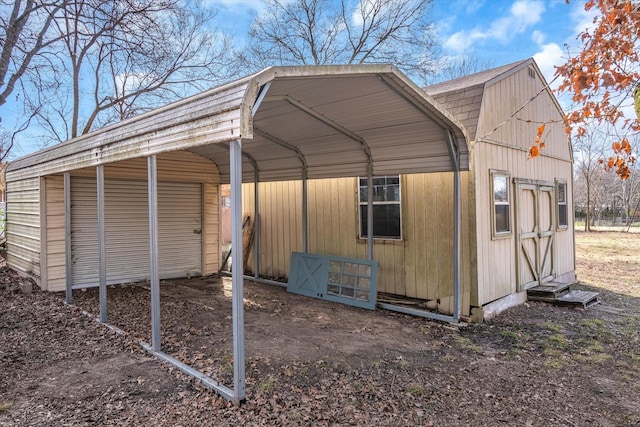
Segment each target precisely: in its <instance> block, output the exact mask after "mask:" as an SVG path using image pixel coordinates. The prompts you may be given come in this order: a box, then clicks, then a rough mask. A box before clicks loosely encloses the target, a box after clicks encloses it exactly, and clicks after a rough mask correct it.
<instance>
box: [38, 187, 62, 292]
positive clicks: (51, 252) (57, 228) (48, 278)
mask: <svg viewBox="0 0 640 427" xmlns="http://www.w3.org/2000/svg"><path fill="white" fill-rule="evenodd" d="M44 183H45V197H44V201H45V209H44V212H45V216H44V218H45V220H44V226H45V230H46V231H45V233H44V235H45V239H44V242H43V245H42V250H43V251H44V253H45V254H46V257H45V259H46V262H45V263H44V267H45V268H46V272H45V274H43V275H42V288H43V289H48V290H51V291H59V290H64V289H65V283H66V281H65V244H64V237H65V236H64V179H63V176H62V175H52V176H48V177H45V178H44Z"/></svg>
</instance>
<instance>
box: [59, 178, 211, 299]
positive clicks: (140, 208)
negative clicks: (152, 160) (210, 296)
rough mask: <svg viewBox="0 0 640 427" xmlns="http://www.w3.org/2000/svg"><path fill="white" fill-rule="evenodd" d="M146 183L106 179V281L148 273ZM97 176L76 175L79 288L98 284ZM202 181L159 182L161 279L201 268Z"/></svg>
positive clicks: (74, 242)
mask: <svg viewBox="0 0 640 427" xmlns="http://www.w3.org/2000/svg"><path fill="white" fill-rule="evenodd" d="M148 218H149V208H148V195H147V182H146V181H135V180H118V179H106V180H105V235H106V236H105V237H106V261H107V284H118V283H126V282H134V281H138V280H145V279H147V278H148V277H149V268H150V266H149V219H148ZM97 226H98V215H97V201H96V179H95V178H85V177H71V253H72V283H73V286H74V287H90V286H97V284H98V241H97V236H98V234H97ZM201 233H202V186H201V185H200V184H197V183H170V182H159V183H158V252H159V254H158V256H159V274H160V278H161V279H168V278H173V277H186V276H196V275H199V274H201V270H202V258H201V256H202V239H201Z"/></svg>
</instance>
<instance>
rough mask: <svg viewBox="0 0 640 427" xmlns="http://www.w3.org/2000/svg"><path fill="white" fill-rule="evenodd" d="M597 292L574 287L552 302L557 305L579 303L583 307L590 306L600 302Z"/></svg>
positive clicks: (574, 304)
mask: <svg viewBox="0 0 640 427" xmlns="http://www.w3.org/2000/svg"><path fill="white" fill-rule="evenodd" d="M598 295H600V294H598V293H597V292H591V291H579V290H577V289H574V290H572V291H570V292H567V293H566V294H564V295H562V296H560V297H559V298H558V299H556V300H555V301H554V302H553V303H554V304H558V305H567V306H576V305H581V306H582V307H583V308H587V307H591V306H592V305H596V304H598V303H600V300H599V299H598Z"/></svg>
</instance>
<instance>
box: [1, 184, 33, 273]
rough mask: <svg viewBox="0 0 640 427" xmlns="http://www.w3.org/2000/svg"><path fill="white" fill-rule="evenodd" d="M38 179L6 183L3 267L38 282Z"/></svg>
mask: <svg viewBox="0 0 640 427" xmlns="http://www.w3.org/2000/svg"><path fill="white" fill-rule="evenodd" d="M39 198H40V179H39V178H32V179H25V180H22V181H12V182H7V204H6V209H7V229H6V236H7V264H8V265H9V267H11V268H13V269H15V270H17V271H19V272H20V273H22V274H25V275H28V276H32V277H33V278H34V279H36V280H39V278H40V202H39Z"/></svg>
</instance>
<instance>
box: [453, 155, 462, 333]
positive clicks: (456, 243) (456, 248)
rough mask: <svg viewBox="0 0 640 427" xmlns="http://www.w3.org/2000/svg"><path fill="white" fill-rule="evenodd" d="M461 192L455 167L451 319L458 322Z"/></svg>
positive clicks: (457, 171) (458, 174) (458, 173)
mask: <svg viewBox="0 0 640 427" xmlns="http://www.w3.org/2000/svg"><path fill="white" fill-rule="evenodd" d="M460 199H461V191H460V170H459V169H458V167H456V170H455V171H454V172H453V215H454V221H455V225H454V226H453V287H454V289H453V318H454V319H455V320H456V321H459V320H460V302H461V301H460V297H461V283H460V252H461V246H462V239H461V238H460V235H461V234H460V227H461V225H462V215H461V206H460V201H461V200H460Z"/></svg>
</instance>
